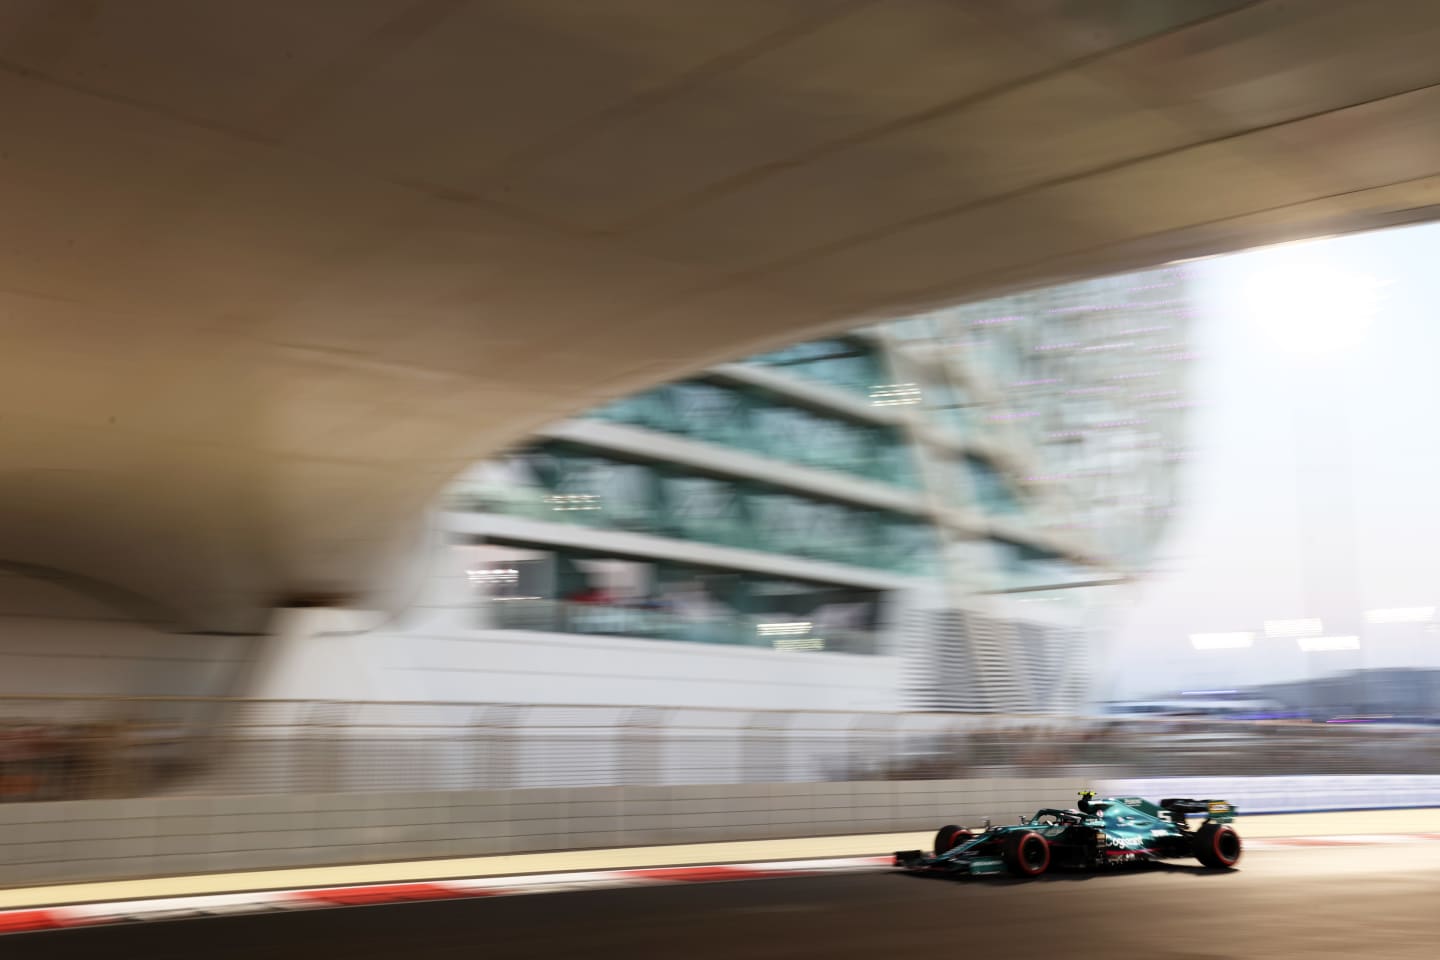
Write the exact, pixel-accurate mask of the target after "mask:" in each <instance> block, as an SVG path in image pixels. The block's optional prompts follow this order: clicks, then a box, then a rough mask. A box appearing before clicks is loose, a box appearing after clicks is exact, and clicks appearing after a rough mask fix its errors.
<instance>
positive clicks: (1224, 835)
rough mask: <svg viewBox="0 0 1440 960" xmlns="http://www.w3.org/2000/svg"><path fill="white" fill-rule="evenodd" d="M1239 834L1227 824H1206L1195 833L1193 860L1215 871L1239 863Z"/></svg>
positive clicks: (1226, 868)
mask: <svg viewBox="0 0 1440 960" xmlns="http://www.w3.org/2000/svg"><path fill="white" fill-rule="evenodd" d="M1240 853H1241V844H1240V834H1238V833H1236V832H1235V828H1234V827H1232V826H1230V825H1229V824H1228V823H1207V824H1205V825H1204V826H1202V827H1201V828H1200V829H1199V830H1197V831H1196V832H1195V859H1197V860H1199V861H1200V862H1201V863H1203V864H1205V866H1207V867H1213V868H1215V869H1217V870H1228V869H1230V868H1231V867H1233V866H1235V864H1237V863H1239V862H1240Z"/></svg>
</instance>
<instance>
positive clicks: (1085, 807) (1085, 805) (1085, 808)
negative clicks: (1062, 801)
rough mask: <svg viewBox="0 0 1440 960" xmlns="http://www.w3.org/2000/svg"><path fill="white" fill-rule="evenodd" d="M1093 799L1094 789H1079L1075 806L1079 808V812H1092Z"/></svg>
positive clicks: (1093, 809) (1093, 810) (1093, 808)
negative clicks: (1078, 797)
mask: <svg viewBox="0 0 1440 960" xmlns="http://www.w3.org/2000/svg"><path fill="white" fill-rule="evenodd" d="M1094 799H1095V791H1094V790H1081V791H1080V802H1079V803H1077V804H1076V806H1077V807H1079V808H1080V812H1081V813H1094V812H1095V807H1094V805H1093V804H1092V803H1091V801H1093V800H1094Z"/></svg>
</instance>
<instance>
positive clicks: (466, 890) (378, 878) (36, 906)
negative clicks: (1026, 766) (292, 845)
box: [0, 810, 1440, 934]
mask: <svg viewBox="0 0 1440 960" xmlns="http://www.w3.org/2000/svg"><path fill="white" fill-rule="evenodd" d="M1377 813H1378V814H1379V815H1378V816H1377ZM1367 821H1368V824H1367ZM1302 825H1308V826H1312V827H1314V828H1316V829H1315V831H1314V832H1307V833H1299V830H1298V829H1297V828H1299V827H1300V826H1302ZM1361 825H1368V826H1369V828H1370V829H1372V830H1375V829H1379V830H1388V831H1390V832H1382V833H1346V832H1339V831H1338V830H1337V831H1335V832H1328V831H1327V830H1326V828H1331V829H1333V828H1335V827H1345V826H1351V827H1359V826H1361ZM1247 827H1249V828H1251V829H1248V830H1247V831H1246V833H1247V837H1246V842H1245V847H1246V851H1247V853H1254V852H1264V851H1266V850H1279V849H1285V848H1292V847H1333V846H1368V845H1382V844H1386V845H1389V844H1416V843H1423V844H1429V843H1440V811H1436V810H1407V811H1384V812H1376V811H1369V812H1358V811H1357V812H1354V813H1332V814H1308V815H1296V816H1285V817H1256V818H1255V819H1253V820H1251V821H1249V823H1248V824H1247ZM1322 831H1324V832H1322ZM928 839H929V838H928V836H927V837H923V838H922V837H917V836H916V835H913V834H898V835H897V834H886V835H879V836H872V837H868V838H862V837H848V838H837V837H828V838H805V839H797V840H793V841H767V842H765V843H763V844H756V843H749V844H701V845H690V846H684V847H668V848H667V847H651V848H644V849H635V850H609V851H598V850H596V851H583V855H584V856H583V859H582V858H579V857H576V858H573V859H576V860H579V861H580V862H592V863H593V862H594V861H595V859H596V858H598V857H608V858H609V859H610V860H611V861H612V862H614V863H615V864H617V866H615V867H613V868H610V869H589V870H561V869H546V868H547V867H555V866H558V865H559V864H561V863H563V862H564V860H565V857H566V855H565V854H540V855H536V856H534V857H495V858H481V859H477V860H475V861H470V862H469V864H470V865H471V866H472V867H473V868H474V872H473V873H472V874H471V875H469V876H464V875H460V874H459V873H458V872H456V871H457V868H458V865H459V864H461V863H465V862H464V861H430V862H419V863H408V864H376V865H370V866H366V867H346V868H330V869H329V870H315V871H273V872H270V873H254V874H231V875H224V876H210V877H170V878H159V879H156V880H147V881H125V882H123V883H111V884H74V885H68V886H60V887H33V888H24V889H18V890H9V891H0V904H4V905H6V906H10V907H13V908H14V909H6V910H0V934H7V933H23V932H34V931H43V930H58V929H64V928H69V927H81V926H91V925H95V924H108V923H128V922H143V921H151V920H178V919H188V918H199V917H206V916H224V915H229V914H236V913H264V912H275V911H288V910H314V909H325V908H335V907H353V906H366V905H373V904H384V903H402V902H413V901H424V900H453V899H466V898H478V897H497V896H517V895H521V894H537V893H559V892H564V891H571V890H592V889H598V888H603V887H625V886H646V885H657V884H685V883H716V882H725V881H737V880H761V879H770V878H776V877H795V876H807V875H808V876H817V875H824V874H834V873H843V872H854V871H876V870H886V869H888V868H889V866H890V860H891V858H890V856H889V855H881V854H879V853H878V852H874V851H878V850H882V849H886V848H904V847H905V846H906V845H909V846H916V845H921V844H923V843H924V842H926V841H928ZM856 844H864V845H868V849H869V850H871V851H872V852H871V853H869V854H867V855H862V856H855V855H850V856H822V857H810V858H806V859H797V858H791V857H786V855H785V853H786V851H787V850H790V851H799V850H809V851H814V850H816V849H819V848H822V847H823V846H826V845H828V846H830V847H831V848H836V849H838V848H848V849H853V848H854V847H855V845H856ZM761 850H769V851H774V852H775V854H776V855H777V857H778V858H777V859H773V860H763V859H755V860H746V861H743V862H742V861H739V860H736V861H732V862H720V861H719V860H714V861H711V862H699V861H700V860H701V859H702V858H703V857H704V855H705V854H706V853H711V854H723V853H725V852H727V851H728V852H733V853H741V852H759V851H761ZM666 851H670V856H671V857H672V859H671V860H670V862H668V863H667V862H666V856H667V854H666ZM684 860H688V861H689V862H680V861H684ZM526 862H530V863H534V864H535V865H536V866H537V867H539V868H540V869H539V870H538V871H537V872H526V873H508V874H505V873H495V872H493V870H495V869H497V868H498V869H504V868H505V867H506V866H507V865H512V864H519V863H526ZM643 864H648V865H643ZM427 868H428V869H429V870H430V871H431V872H432V876H431V878H429V879H413V878H415V877H417V876H424V871H426V869H427ZM442 874H443V875H442ZM267 877H269V878H270V879H271V880H272V881H274V882H275V884H276V885H275V886H270V887H265V886H263V884H264V881H265V878H267ZM366 877H368V878H369V879H368V880H364V879H362V878H366ZM327 878H334V879H340V878H354V880H353V881H352V882H343V883H337V882H331V883H327V882H325V881H326V879H327ZM398 878H404V879H398ZM286 880H292V881H299V882H294V883H292V884H290V885H284V886H281V885H280V884H282V883H284V882H285V881H286ZM226 884H229V885H231V886H230V888H229V891H228V892H217V891H220V890H224V889H225V885H226ZM242 886H249V887H251V889H248V890H241V889H239V888H240V887H242ZM167 889H168V890H172V891H175V893H174V895H168V896H153V895H151V896H146V895H145V894H144V891H146V890H167ZM185 890H189V891H192V892H190V893H188V894H187V893H183V892H181V891H185ZM201 891H207V892H201Z"/></svg>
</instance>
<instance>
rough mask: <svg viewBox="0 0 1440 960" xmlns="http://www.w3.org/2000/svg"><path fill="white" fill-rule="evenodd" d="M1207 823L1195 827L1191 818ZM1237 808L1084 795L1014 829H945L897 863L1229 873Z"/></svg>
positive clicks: (1012, 870)
mask: <svg viewBox="0 0 1440 960" xmlns="http://www.w3.org/2000/svg"><path fill="white" fill-rule="evenodd" d="M1200 814H1203V815H1204V816H1205V820H1204V822H1203V823H1201V824H1200V825H1199V826H1198V827H1196V828H1195V829H1191V827H1190V824H1189V818H1190V817H1191V816H1192V815H1200ZM1234 819H1235V807H1234V806H1233V805H1231V804H1229V803H1227V802H1225V801H1224V800H1188V799H1171V800H1161V801H1160V803H1159V804H1158V805H1157V804H1154V803H1151V802H1150V801H1148V800H1142V799H1140V798H1139V797H1106V798H1097V797H1096V796H1095V794H1094V793H1093V792H1091V791H1088V790H1087V791H1083V792H1082V793H1081V794H1080V802H1079V804H1078V807H1077V809H1075V810H1053V809H1049V808H1047V809H1043V810H1040V811H1039V812H1037V813H1036V814H1035V815H1034V816H1033V817H1031V818H1030V819H1029V820H1022V821H1021V822H1020V823H1019V824H1016V825H1013V826H1003V827H992V826H990V825H989V824H988V822H987V824H986V826H985V828H984V829H983V830H980V831H971V830H965V829H963V828H961V827H958V826H954V825H951V826H944V827H941V828H940V830H939V832H938V833H936V835H935V852H934V853H933V854H930V855H926V853H925V852H924V851H923V850H901V851H899V852H897V853H896V854H895V866H897V867H902V868H904V869H906V870H912V871H917V872H925V873H948V874H955V875H958V876H987V875H990V874H1000V873H1008V874H1010V875H1012V876H1016V877H1038V876H1040V875H1041V874H1042V873H1044V872H1045V871H1047V870H1051V869H1057V868H1061V869H1064V868H1068V869H1072V870H1094V869H1103V868H1106V867H1111V866H1115V865H1117V864H1125V863H1136V862H1144V861H1151V860H1172V859H1177V858H1181V857H1195V858H1196V859H1198V860H1199V861H1200V862H1201V863H1203V864H1204V865H1205V866H1207V867H1215V868H1220V869H1228V868H1230V867H1233V866H1235V864H1236V863H1238V862H1239V861H1240V835H1239V834H1238V833H1236V832H1235V828H1234V827H1233V826H1231V823H1232V822H1233V821H1234Z"/></svg>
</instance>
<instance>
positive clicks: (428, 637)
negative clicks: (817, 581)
mask: <svg viewBox="0 0 1440 960" xmlns="http://www.w3.org/2000/svg"><path fill="white" fill-rule="evenodd" d="M478 619H479V617H478V614H477V611H476V607H475V595H474V591H473V588H471V586H470V584H469V582H468V581H467V580H466V578H465V576H464V572H463V569H461V568H460V567H459V566H458V565H455V566H454V568H453V569H452V568H450V567H447V566H445V565H444V564H443V563H441V564H438V565H437V569H436V571H435V572H434V575H433V576H432V577H431V578H430V579H429V581H428V582H427V586H426V590H425V593H424V595H423V596H422V597H420V598H419V599H418V601H417V603H416V604H415V605H413V606H412V607H411V608H410V610H409V611H407V613H406V615H405V616H404V617H403V618H402V619H398V620H390V621H382V620H381V618H380V617H379V616H378V615H376V614H365V613H363V612H358V611H344V610H292V611H283V612H282V614H281V616H280V618H279V620H278V626H277V629H276V634H275V637H274V638H273V640H272V641H271V644H270V650H269V652H268V653H267V655H266V657H265V658H264V660H263V663H262V667H261V668H260V669H259V670H258V671H257V676H258V679H257V682H256V684H255V686H254V687H253V688H252V689H251V691H250V692H249V694H248V695H249V696H254V697H262V698H279V699H291V698H294V699H312V698H321V699H343V700H420V701H425V700H451V701H455V700H461V701H475V702H487V701H488V702H502V703H533V704H547V703H549V704H554V703H573V704H624V705H632V704H642V705H644V704H653V705H663V706H696V707H727V708H745V709H796V710H803V709H811V710H897V709H900V696H901V682H900V675H901V658H900V656H899V655H898V654H892V655H882V656H859V655H851V654H841V653H795V652H783V651H778V650H769V649H763V648H757V647H739V646H725V645H717V644H703V643H678V642H674V641H665V640H642V639H630V638H625V637H607V636H594V635H574V634H562V633H542V632H532V631H525V630H493V629H491V630H485V629H476V628H475V624H476V623H477V622H478Z"/></svg>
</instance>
